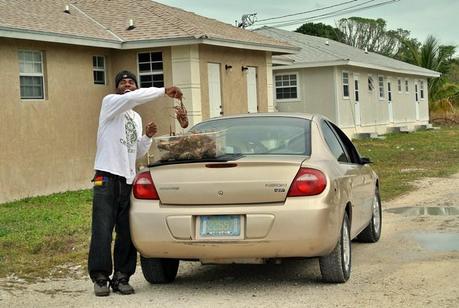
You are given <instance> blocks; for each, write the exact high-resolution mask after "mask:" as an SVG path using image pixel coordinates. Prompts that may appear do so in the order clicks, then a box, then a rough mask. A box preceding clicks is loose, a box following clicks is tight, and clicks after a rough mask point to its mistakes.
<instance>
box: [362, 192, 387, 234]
mask: <svg viewBox="0 0 459 308" xmlns="http://www.w3.org/2000/svg"><path fill="white" fill-rule="evenodd" d="M372 212H373V213H372V215H371V220H370V223H369V224H368V226H367V227H366V228H365V229H363V230H362V232H360V234H359V235H358V236H357V240H358V241H359V242H363V243H376V242H377V241H379V238H380V237H381V228H382V207H381V198H380V196H379V189H378V187H376V189H375V196H374V199H373V205H372Z"/></svg>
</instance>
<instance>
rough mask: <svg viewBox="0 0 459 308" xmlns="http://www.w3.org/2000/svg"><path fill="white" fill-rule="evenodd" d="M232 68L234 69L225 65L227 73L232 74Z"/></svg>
mask: <svg viewBox="0 0 459 308" xmlns="http://www.w3.org/2000/svg"><path fill="white" fill-rule="evenodd" d="M232 68H233V67H232V66H231V65H228V64H225V70H226V71H227V72H231V71H232Z"/></svg>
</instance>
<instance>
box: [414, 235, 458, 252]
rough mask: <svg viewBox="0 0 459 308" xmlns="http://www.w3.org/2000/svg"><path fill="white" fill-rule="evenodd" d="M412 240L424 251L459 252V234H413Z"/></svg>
mask: <svg viewBox="0 0 459 308" xmlns="http://www.w3.org/2000/svg"><path fill="white" fill-rule="evenodd" d="M413 236H414V238H415V239H416V240H417V241H418V242H419V243H420V244H421V245H422V246H423V247H424V248H426V249H429V250H434V251H459V233H431V232H429V233H426V232H424V233H422V232H421V233H415V234H413Z"/></svg>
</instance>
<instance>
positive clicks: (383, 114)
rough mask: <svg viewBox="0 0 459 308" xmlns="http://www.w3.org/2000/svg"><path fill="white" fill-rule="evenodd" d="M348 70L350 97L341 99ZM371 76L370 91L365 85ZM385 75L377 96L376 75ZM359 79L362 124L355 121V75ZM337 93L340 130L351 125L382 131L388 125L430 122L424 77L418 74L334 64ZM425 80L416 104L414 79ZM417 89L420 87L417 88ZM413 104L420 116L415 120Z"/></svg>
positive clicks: (363, 130) (412, 125)
mask: <svg viewBox="0 0 459 308" xmlns="http://www.w3.org/2000/svg"><path fill="white" fill-rule="evenodd" d="M343 71H345V72H348V73H349V81H350V82H349V93H350V95H349V98H344V97H343V95H342V93H343V86H342V72H343ZM369 76H371V77H372V78H373V86H374V88H373V90H369V88H368V78H369ZM380 76H382V77H383V78H384V97H383V98H380V97H379V77H380ZM355 77H357V78H358V79H359V82H360V91H359V93H360V104H359V105H360V118H361V124H360V125H356V123H355V117H356V115H355V108H354V106H355V95H354V90H355V87H354V78H355ZM335 78H336V80H337V92H338V93H339V95H338V102H339V125H340V127H342V128H343V129H350V128H354V130H355V132H377V133H381V134H382V133H385V132H386V130H387V127H392V126H408V127H409V128H413V127H414V126H415V125H419V124H426V123H428V121H429V112H428V93H427V79H426V78H420V77H419V76H413V75H403V74H395V73H391V72H385V71H378V70H369V69H363V68H356V67H337V69H336V77H335ZM398 79H400V80H401V82H402V91H400V92H399V91H398ZM405 80H407V81H408V92H406V91H405ZM421 80H422V81H423V82H424V99H421V98H420V95H419V103H416V100H415V91H414V89H415V87H414V84H415V82H416V83H417V84H418V88H419V87H420V86H419V85H420V81H421ZM388 82H390V83H391V92H392V104H391V105H392V118H391V117H390V115H389V113H390V108H389V103H388V101H389V99H388ZM418 91H419V92H420V90H418ZM416 104H418V105H419V118H418V119H416Z"/></svg>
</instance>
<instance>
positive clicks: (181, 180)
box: [151, 155, 306, 205]
mask: <svg viewBox="0 0 459 308" xmlns="http://www.w3.org/2000/svg"><path fill="white" fill-rule="evenodd" d="M305 158H306V157H305V156H297V155H292V156H288V155H283V156H246V157H242V158H240V159H238V160H234V161H227V162H194V163H182V164H168V165H159V166H157V167H153V168H151V176H152V179H153V182H154V183H155V187H156V189H157V191H158V194H159V198H160V200H161V203H163V204H171V205H198V204H199V205H212V204H241V203H249V204H251V203H268V202H281V201H284V200H285V198H286V196H287V193H288V190H289V187H290V184H291V183H292V181H293V179H294V178H295V175H296V174H297V172H298V170H299V168H300V166H301V163H302V162H303V161H304V160H305Z"/></svg>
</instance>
